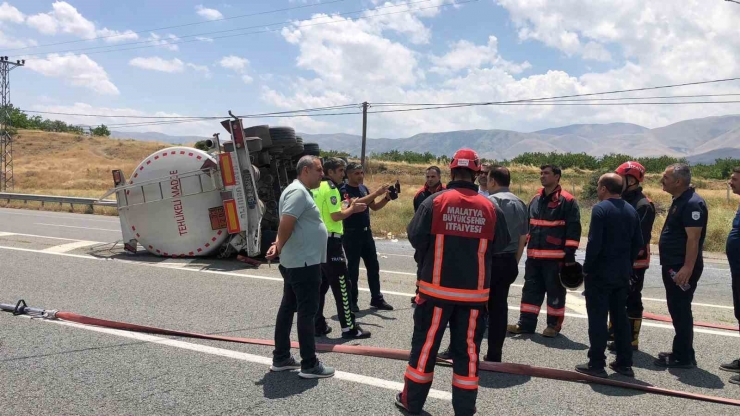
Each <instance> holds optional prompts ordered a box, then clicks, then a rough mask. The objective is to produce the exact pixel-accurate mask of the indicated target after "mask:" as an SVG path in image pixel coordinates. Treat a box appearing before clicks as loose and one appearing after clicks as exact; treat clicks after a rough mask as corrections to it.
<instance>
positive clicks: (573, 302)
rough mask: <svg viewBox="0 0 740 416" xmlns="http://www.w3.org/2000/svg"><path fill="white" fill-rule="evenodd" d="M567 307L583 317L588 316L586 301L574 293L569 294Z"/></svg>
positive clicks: (566, 300) (566, 299)
mask: <svg viewBox="0 0 740 416" xmlns="http://www.w3.org/2000/svg"><path fill="white" fill-rule="evenodd" d="M565 307H566V308H569V309H572V310H574V311H576V312H578V313H580V314H581V315H586V314H587V312H586V299H584V298H582V297H581V296H579V295H576V294H574V293H569V294H568V296H566V297H565Z"/></svg>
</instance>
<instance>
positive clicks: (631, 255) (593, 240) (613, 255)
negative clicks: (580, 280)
mask: <svg viewBox="0 0 740 416" xmlns="http://www.w3.org/2000/svg"><path fill="white" fill-rule="evenodd" d="M643 245H644V243H643V241H642V231H641V229H640V217H639V216H638V215H637V211H635V209H634V208H633V207H632V205H630V204H629V203H628V202H627V201H624V200H622V199H607V200H604V201H601V202H599V203H598V204H596V205H594V207H593V209H592V210H591V225H590V227H589V231H588V245H587V246H586V261H585V262H584V263H583V272H584V273H586V274H588V276H587V279H589V281H590V283H593V284H596V285H612V286H627V285H628V284H629V278H630V274H631V273H632V263H633V262H634V261H635V259H636V258H637V254H638V253H639V251H640V249H642V247H643Z"/></svg>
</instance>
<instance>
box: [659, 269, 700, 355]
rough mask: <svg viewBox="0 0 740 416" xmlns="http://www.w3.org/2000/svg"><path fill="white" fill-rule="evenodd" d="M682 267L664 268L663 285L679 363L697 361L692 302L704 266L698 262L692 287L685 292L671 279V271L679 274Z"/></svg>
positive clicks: (674, 350) (674, 352)
mask: <svg viewBox="0 0 740 416" xmlns="http://www.w3.org/2000/svg"><path fill="white" fill-rule="evenodd" d="M681 267H682V265H680V264H678V265H673V266H670V265H668V266H662V269H663V285H664V286H665V294H666V300H667V301H668V312H669V313H670V314H671V319H672V320H673V328H674V329H675V331H676V335H675V336H674V337H673V351H672V352H673V356H674V357H675V358H676V359H677V360H679V361H689V360H691V361H693V360H696V353H695V352H694V315H693V314H692V312H691V301H692V300H693V299H694V292H695V291H696V287H697V284H698V283H699V278H701V273H702V271H704V264H703V263H701V262H697V264H696V266H694V270H693V272H692V273H691V278H689V285H691V287H690V288H689V289H688V290H686V291H684V290H683V289H681V288H680V287H678V286H677V285H676V284H675V283H674V282H673V278H671V275H670V271H671V270H672V271H674V272H678V271H679V270H681Z"/></svg>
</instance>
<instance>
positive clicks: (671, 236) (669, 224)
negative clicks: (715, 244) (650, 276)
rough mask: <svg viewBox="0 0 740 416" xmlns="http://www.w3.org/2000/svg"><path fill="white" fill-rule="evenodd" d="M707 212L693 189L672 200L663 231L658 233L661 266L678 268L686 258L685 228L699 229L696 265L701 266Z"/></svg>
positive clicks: (705, 206) (704, 203) (686, 236)
mask: <svg viewBox="0 0 740 416" xmlns="http://www.w3.org/2000/svg"><path fill="white" fill-rule="evenodd" d="M708 217H709V210H708V209H707V203H706V202H705V201H704V199H703V198H702V197H700V196H699V194H697V193H696V191H695V190H694V189H693V188H689V189H688V190H687V191H686V192H684V193H683V194H681V196H679V197H678V198H674V199H673V203H672V204H671V208H670V209H669V210H668V217H667V218H666V219H665V224H664V225H663V231H661V233H660V241H659V242H658V248H659V250H660V264H661V265H663V266H679V265H682V264H684V261H685V258H686V241H687V240H688V235H687V234H686V228H690V227H701V239H700V240H699V253H698V255H697V256H696V264H697V265H699V264H703V261H704V259H703V256H702V253H703V247H704V238H705V237H706V235H707V220H708Z"/></svg>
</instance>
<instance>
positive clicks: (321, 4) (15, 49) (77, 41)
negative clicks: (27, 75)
mask: <svg viewBox="0 0 740 416" xmlns="http://www.w3.org/2000/svg"><path fill="white" fill-rule="evenodd" d="M344 1H346V0H333V1H328V2H323V3H315V4H305V5H303V6H295V7H286V8H284V9H276V10H270V11H265V12H258V13H250V14H241V15H238V16H230V17H223V18H220V19H213V20H207V21H203V22H193V23H185V24H181V25H175V26H165V27H159V28H155V29H143V30H139V31H136V32H132V33H136V34H139V33H144V32H156V31H158V30H167V29H175V28H179V27H186V26H196V25H203V24H207V23H214V22H222V21H224V20H233V19H241V18H244V17H254V16H262V15H266V14H273V13H280V12H285V11H291V10H297V9H305V8H308V7H316V6H325V5H328V4H334V3H341V2H344ZM126 35H130V33H122V34H120V35H109V36H98V37H95V38H90V39H78V40H70V41H65V42H56V43H45V44H42V45H34V46H25V47H22V48H13V49H6V50H7V51H19V50H24V49H36V48H42V47H45V46H56V45H65V44H70V43H79V42H90V41H94V40H99V39H110V38H116V37H121V36H126Z"/></svg>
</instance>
